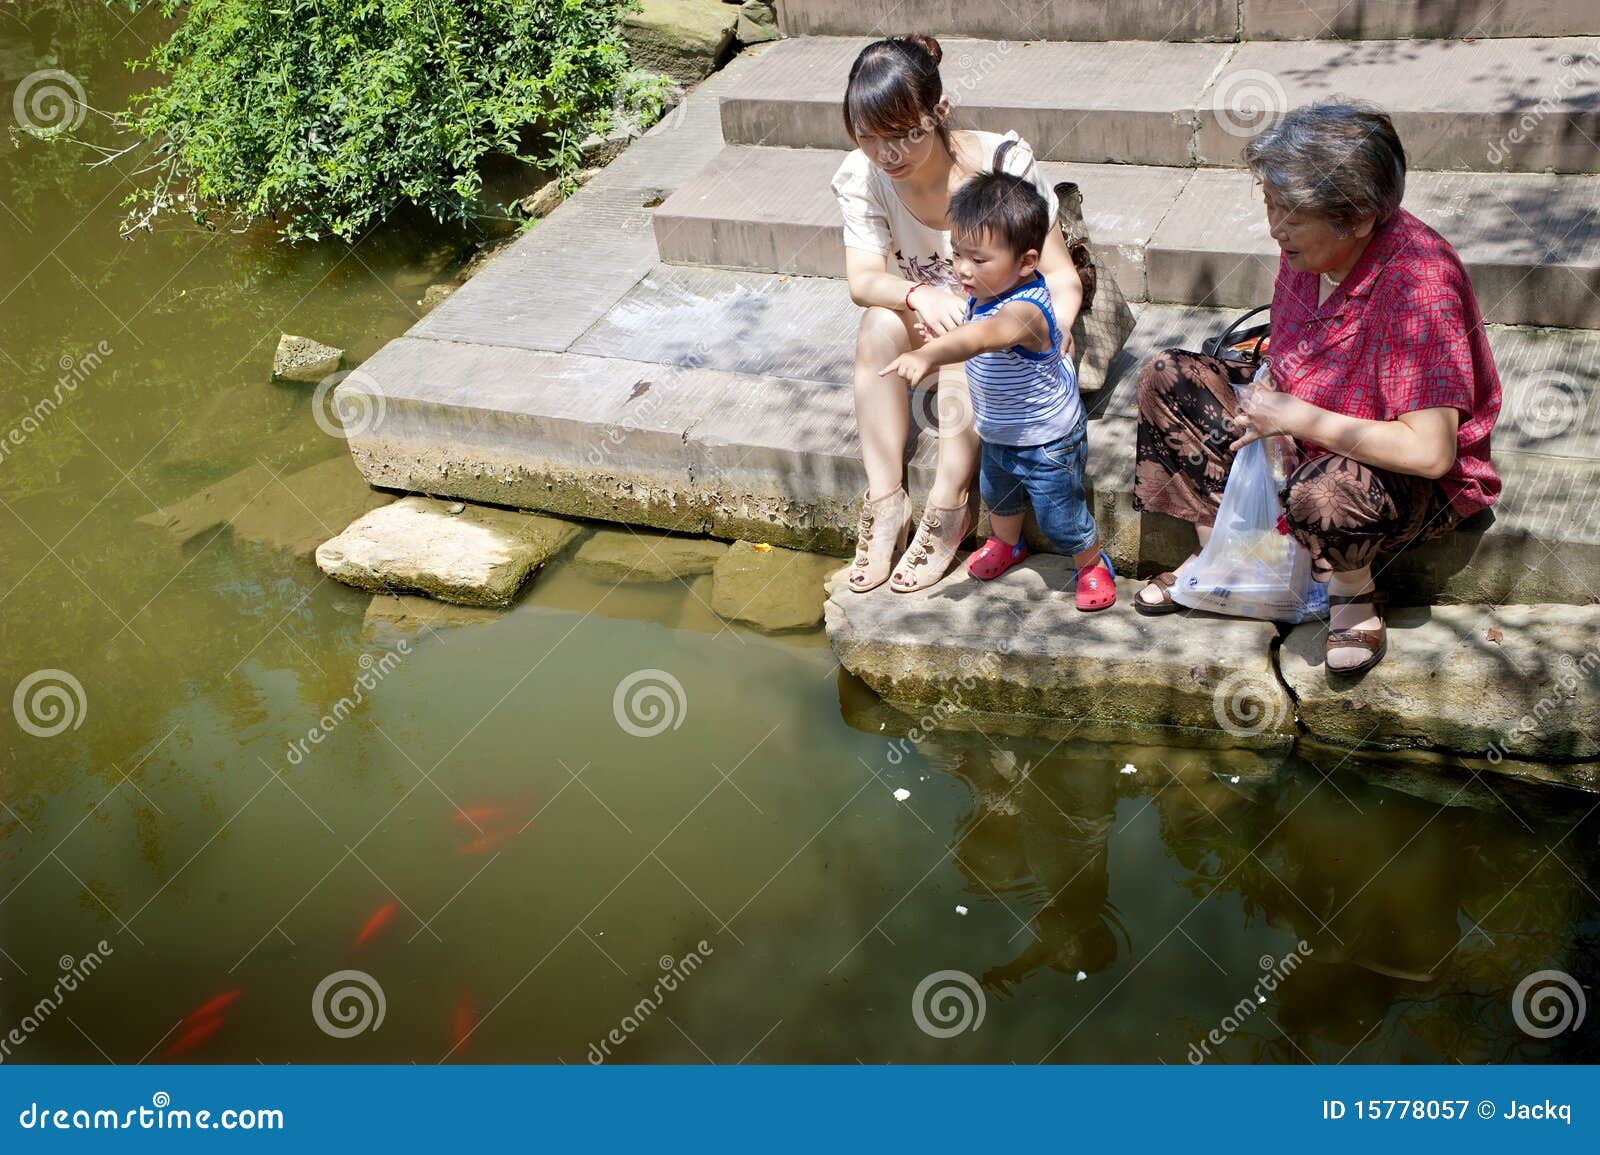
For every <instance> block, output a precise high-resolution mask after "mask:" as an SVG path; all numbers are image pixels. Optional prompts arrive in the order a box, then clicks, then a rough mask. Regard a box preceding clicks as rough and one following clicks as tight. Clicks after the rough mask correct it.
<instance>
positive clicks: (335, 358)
mask: <svg viewBox="0 0 1600 1155" xmlns="http://www.w3.org/2000/svg"><path fill="white" fill-rule="evenodd" d="M343 359H344V350H343V349H335V348H334V347H333V346H332V345H324V344H323V343H322V342H320V341H313V340H312V339H311V338H310V337H295V336H292V335H290V334H288V333H282V334H279V336H278V348H277V350H276V351H275V352H274V353H273V355H272V375H273V377H275V378H276V379H277V380H279V381H299V382H302V383H304V384H308V385H315V384H316V383H317V382H319V381H321V380H322V379H323V378H324V377H326V376H327V375H328V374H329V373H332V372H333V371H334V370H336V369H338V368H339V362H340V361H342V360H343Z"/></svg>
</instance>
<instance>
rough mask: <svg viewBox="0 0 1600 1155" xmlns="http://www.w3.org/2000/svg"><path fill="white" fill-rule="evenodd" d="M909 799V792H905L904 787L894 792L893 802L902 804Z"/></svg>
mask: <svg viewBox="0 0 1600 1155" xmlns="http://www.w3.org/2000/svg"><path fill="white" fill-rule="evenodd" d="M910 797H911V791H909V790H907V789H906V788H905V787H904V786H901V787H900V788H899V789H897V790H896V791H895V792H894V800H895V801H896V802H904V801H905V800H906V799H907V798H910Z"/></svg>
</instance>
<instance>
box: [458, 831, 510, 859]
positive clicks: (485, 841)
mask: <svg viewBox="0 0 1600 1155" xmlns="http://www.w3.org/2000/svg"><path fill="white" fill-rule="evenodd" d="M516 833H517V832H516V831H515V830H500V831H496V832H494V833H492V834H484V835H480V836H479V837H477V838H474V839H473V840H472V841H471V842H469V843H467V844H466V845H465V846H463V847H462V848H461V853H462V854H482V853H483V852H484V851H486V850H493V849H494V848H495V847H497V846H499V845H500V844H501V843H502V842H507V841H509V840H510V839H511V837H512V836H513V835H515V834H516Z"/></svg>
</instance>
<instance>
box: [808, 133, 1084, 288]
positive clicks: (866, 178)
mask: <svg viewBox="0 0 1600 1155" xmlns="http://www.w3.org/2000/svg"><path fill="white" fill-rule="evenodd" d="M975 135H976V136H977V143H978V145H979V148H980V150H981V155H982V164H983V170H982V171H984V172H988V171H989V170H990V169H992V168H993V167H994V154H995V149H997V148H998V147H999V146H1000V142H1001V141H1004V140H1015V141H1017V144H1016V145H1015V146H1014V147H1013V148H1012V149H1011V151H1010V152H1008V153H1007V154H1006V161H1005V171H1006V172H1008V173H1012V174H1014V175H1016V176H1020V177H1023V178H1024V179H1026V180H1029V181H1032V182H1033V185H1034V187H1035V188H1037V189H1038V190H1039V192H1040V194H1041V195H1042V196H1043V197H1044V199H1045V200H1046V201H1047V202H1048V203H1049V205H1050V220H1051V221H1052V222H1054V221H1055V218H1056V208H1057V201H1056V194H1055V190H1054V189H1053V188H1052V187H1051V186H1050V182H1049V181H1048V180H1047V179H1045V177H1044V175H1043V174H1042V173H1041V172H1040V171H1039V166H1038V164H1037V163H1035V161H1034V157H1033V150H1032V149H1031V148H1029V147H1028V144H1027V142H1026V141H1023V140H1021V139H1020V138H1019V137H1018V136H1017V134H1016V133H1015V132H1008V133H1006V134H1005V135H1003V136H1002V135H1001V134H1000V133H998V132H979V133H976V134H975ZM833 192H834V195H835V196H836V197H838V198H839V209H840V212H841V213H843V215H844V243H845V247H846V248H850V249H863V250H865V251H867V252H869V253H881V254H883V255H884V256H887V257H890V258H891V259H892V260H893V262H894V264H895V265H896V266H898V267H899V270H900V275H901V276H903V277H905V278H906V279H907V280H912V281H922V282H925V283H926V284H930V285H942V286H944V287H945V288H948V289H952V290H954V291H955V292H957V293H960V292H961V287H960V284H959V283H958V282H957V280H956V276H955V266H954V262H953V260H952V258H951V254H950V232H949V230H948V229H930V228H928V226H926V225H925V224H923V223H922V222H921V221H919V220H918V219H917V218H916V217H915V216H914V215H913V214H912V212H911V210H910V209H908V208H907V207H906V206H905V202H903V201H902V200H901V199H900V194H899V193H898V192H897V191H896V190H895V186H894V181H892V180H890V179H889V178H888V176H886V175H885V174H884V171H883V170H882V169H881V168H879V167H878V166H877V165H875V164H873V163H872V162H871V161H870V160H868V159H867V156H866V154H865V153H864V152H862V151H861V150H860V149H859V148H858V149H856V150H855V151H854V152H852V153H851V154H850V155H849V156H847V157H845V159H844V163H843V164H841V165H840V166H839V171H838V172H837V173H835V174H834V177H833Z"/></svg>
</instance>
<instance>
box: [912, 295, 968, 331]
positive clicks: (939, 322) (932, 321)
mask: <svg viewBox="0 0 1600 1155" xmlns="http://www.w3.org/2000/svg"><path fill="white" fill-rule="evenodd" d="M911 311H912V313H913V314H914V315H915V317H916V319H917V324H918V326H919V328H918V330H917V331H918V332H922V333H927V334H931V335H932V336H934V337H943V336H944V335H945V334H946V333H948V332H950V331H951V330H952V329H954V328H957V327H958V326H959V325H960V324H961V323H962V322H963V321H964V320H966V317H967V302H966V301H965V300H964V299H963V298H961V297H958V296H956V295H955V294H954V293H952V292H951V291H950V290H949V289H942V288H940V287H939V286H938V285H928V284H924V285H922V286H921V287H920V288H918V289H915V290H913V291H912V293H911Z"/></svg>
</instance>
